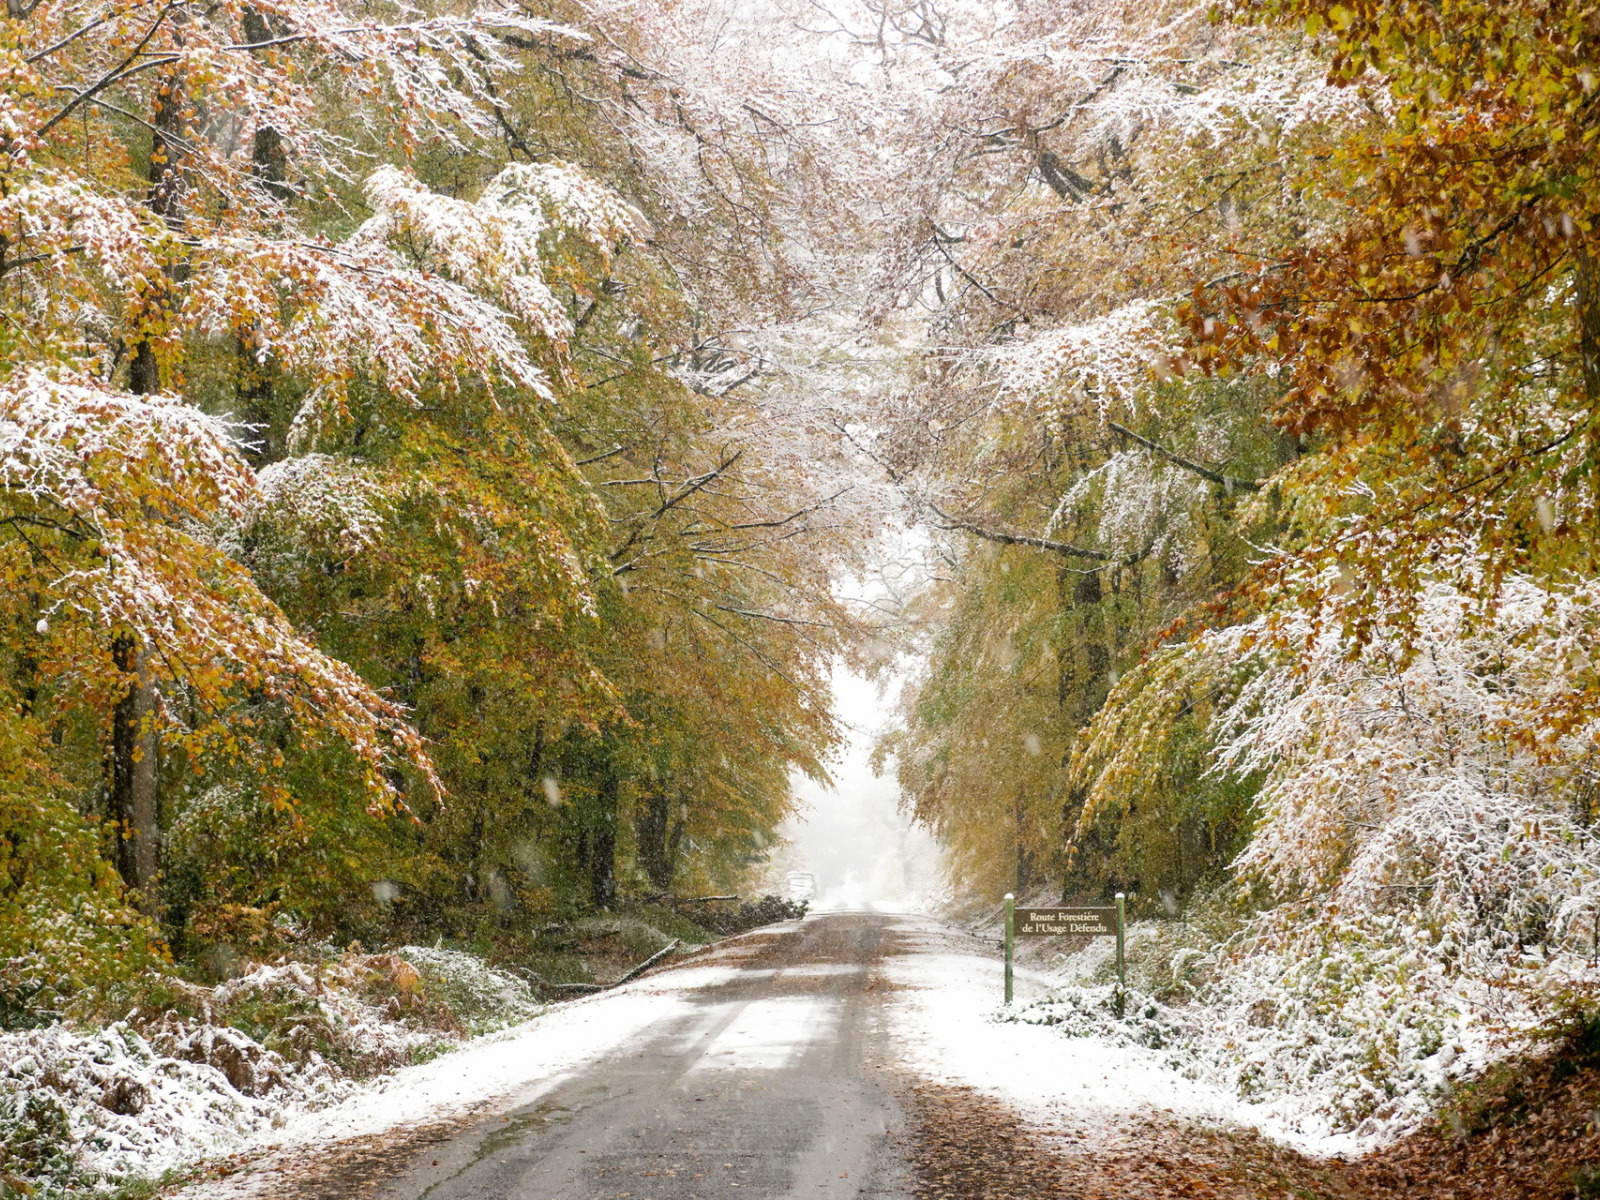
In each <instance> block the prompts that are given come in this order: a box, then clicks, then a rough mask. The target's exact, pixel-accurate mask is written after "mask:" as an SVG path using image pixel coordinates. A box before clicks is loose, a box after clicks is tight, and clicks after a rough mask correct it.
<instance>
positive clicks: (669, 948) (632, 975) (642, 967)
mask: <svg viewBox="0 0 1600 1200" xmlns="http://www.w3.org/2000/svg"><path fill="white" fill-rule="evenodd" d="M682 944H683V943H682V941H681V939H679V938H673V939H672V940H671V941H670V942H668V943H667V944H666V945H665V946H663V947H661V949H659V950H657V951H656V952H655V953H654V954H652V955H651V956H650V957H649V958H647V959H645V960H644V961H643V962H642V963H640V964H639V965H638V966H637V967H635V968H634V969H633V970H631V971H629V972H628V973H627V974H626V975H624V976H623V977H622V978H621V979H619V980H617V981H616V982H615V983H613V984H612V985H611V986H612V987H621V986H622V985H623V984H625V983H631V982H632V981H633V980H635V979H637V978H639V976H641V975H643V974H644V973H645V972H646V971H648V970H649V969H650V968H651V967H653V966H655V965H656V964H657V963H658V962H660V961H661V960H662V959H663V958H665V957H666V956H667V955H669V954H671V953H672V952H673V951H674V950H676V949H677V948H678V947H679V946H681V945H682Z"/></svg>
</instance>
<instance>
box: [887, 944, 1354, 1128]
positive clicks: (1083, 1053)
mask: <svg viewBox="0 0 1600 1200" xmlns="http://www.w3.org/2000/svg"><path fill="white" fill-rule="evenodd" d="M896 934H897V937H898V938H899V949H900V953H899V955H898V956H897V957H893V958H890V959H888V960H886V962H885V964H884V967H883V970H884V973H885V975H886V976H887V978H888V981H889V982H890V983H892V984H894V985H896V988H895V990H894V991H892V992H890V993H889V995H890V997H891V1001H890V1003H891V1021H892V1023H893V1029H894V1034H895V1037H896V1039H897V1041H898V1042H899V1045H900V1048H901V1052H902V1054H903V1056H904V1060H905V1061H906V1063H907V1065H908V1066H911V1067H912V1068H913V1069H915V1070H917V1071H918V1072H919V1073H920V1074H922V1075H924V1076H926V1077H927V1078H929V1079H931V1080H934V1081H936V1082H945V1083H955V1084H961V1085H965V1086H968V1087H972V1088H976V1089H977V1090H979V1091H982V1092H985V1093H988V1094H989V1095H992V1096H995V1097H997V1098H999V1099H1001V1100H1003V1101H1005V1102H1006V1103H1007V1104H1009V1105H1011V1106H1012V1107H1013V1108H1015V1109H1016V1110H1017V1111H1018V1112H1020V1113H1022V1114H1024V1115H1025V1116H1027V1117H1028V1118H1029V1119H1030V1120H1031V1121H1033V1122H1034V1123H1035V1124H1037V1125H1039V1126H1040V1127H1042V1128H1044V1129H1047V1130H1052V1131H1054V1132H1055V1133H1056V1134H1057V1135H1059V1136H1063V1137H1065V1138H1067V1139H1068V1140H1069V1141H1072V1142H1074V1143H1076V1144H1078V1145H1079V1146H1080V1147H1082V1148H1085V1149H1110V1148H1113V1147H1126V1145H1127V1144H1128V1143H1127V1142H1126V1139H1125V1134H1124V1133H1123V1123H1122V1122H1121V1121H1120V1120H1119V1118H1125V1117H1130V1116H1139V1115H1142V1116H1159V1117H1164V1116H1167V1115H1169V1114H1170V1115H1171V1116H1175V1117H1179V1118H1182V1119H1184V1120H1186V1121H1189V1122H1191V1123H1197V1124H1201V1125H1210V1126H1222V1127H1235V1128H1238V1127H1244V1128H1249V1129H1254V1130H1256V1131H1258V1132H1260V1133H1262V1134H1264V1135H1265V1136H1267V1137H1269V1138H1271V1139H1273V1140H1274V1141H1277V1142H1280V1143H1282V1144H1284V1145H1288V1146H1292V1147H1293V1148H1295V1149H1297V1150H1300V1151H1303V1152H1305V1153H1309V1154H1313V1155H1321V1156H1327V1155H1335V1154H1339V1155H1346V1154H1356V1153H1360V1152H1362V1151H1363V1150H1365V1149H1368V1148H1370V1146H1371V1144H1373V1140H1372V1138H1371V1137H1370V1136H1365V1137H1358V1136H1356V1135H1353V1134H1340V1133H1333V1132H1331V1131H1329V1129H1328V1128H1327V1127H1326V1126H1325V1125H1319V1124H1318V1123H1316V1122H1314V1121H1308V1120H1307V1119H1306V1114H1305V1113H1304V1112H1303V1108H1304V1106H1303V1105H1297V1104H1296V1103H1295V1102H1294V1100H1293V1098H1292V1097H1289V1098H1283V1099H1281V1100H1279V1101H1278V1102H1277V1103H1263V1104H1253V1103H1248V1102H1246V1101H1244V1100H1242V1099H1240V1097H1239V1096H1238V1094H1237V1093H1236V1092H1234V1091H1232V1090H1231V1089H1229V1088H1226V1087H1222V1086H1218V1084H1217V1083H1216V1082H1214V1081H1213V1080H1212V1079H1211V1078H1210V1077H1209V1076H1208V1073H1206V1072H1204V1071H1199V1070H1195V1069H1193V1067H1192V1064H1183V1065H1181V1067H1180V1064H1179V1063H1177V1062H1176V1061H1175V1058H1174V1053H1173V1047H1172V1046H1171V1045H1170V1044H1163V1045H1162V1046H1161V1047H1160V1048H1148V1047H1149V1045H1150V1043H1152V1042H1155V1041H1163V1042H1164V1041H1165V1039H1164V1038H1161V1037H1152V1036H1150V1033H1151V1031H1158V1030H1164V1028H1165V1026H1164V1024H1163V1022H1164V1021H1166V1020H1167V1019H1168V1018H1170V1017H1171V1016H1172V1011H1173V1010H1165V1009H1163V1010H1161V1011H1159V1012H1154V1015H1153V1016H1151V1017H1149V1018H1143V1017H1139V1015H1138V1014H1131V1016H1130V1019H1127V1020H1124V1021H1120V1022H1114V1021H1109V1020H1108V1021H1107V1022H1106V1023H1105V1028H1104V1030H1103V1032H1102V1033H1101V1034H1100V1035H1099V1036H1092V1035H1091V1036H1085V1035H1086V1034H1087V1032H1088V1027H1087V1026H1085V1025H1083V1024H1082V1023H1081V1022H1067V1024H1068V1025H1069V1026H1070V1028H1068V1029H1066V1030H1063V1029H1062V1028H1060V1027H1058V1026H1056V1025H1053V1024H1043V1023H1038V1024H1035V1023H1030V1022H1029V1020H1028V1007H1027V1006H1029V1005H1036V1004H1039V1003H1040V1002H1041V1001H1044V1000H1045V999H1046V998H1047V997H1049V996H1051V995H1052V994H1054V993H1056V992H1058V991H1059V990H1060V981H1059V980H1057V979H1055V978H1053V977H1051V976H1049V975H1046V974H1043V973H1041V972H1038V971H1034V970H1031V969H1028V968H1026V967H1018V968H1017V969H1016V1002H1015V1004H1014V1005H1013V1011H1012V1013H1011V1019H1005V1018H1004V1017H1003V1016H1002V1014H1003V1012H1004V1008H1003V976H1002V967H1001V964H1000V962H999V959H998V956H997V955H994V952H993V951H992V950H991V949H989V947H988V946H987V945H984V944H983V943H980V942H979V941H978V940H977V939H974V938H972V937H970V936H969V935H967V934H964V933H960V932H957V931H955V930H951V929H949V928H947V927H944V926H941V925H938V924H937V923H935V922H933V921H929V920H923V919H920V918H910V917H908V918H902V919H901V920H900V921H899V922H898V923H897V925H896ZM1059 1007H1060V1006H1059V1005H1057V1006H1055V1008H1059ZM1152 1009H1154V1006H1152ZM1038 1011H1039V1012H1040V1013H1041V1014H1043V1015H1046V1016H1049V1017H1052V1018H1056V1017H1060V1016H1061V1014H1060V1013H1059V1012H1056V1011H1053V1010H1052V1008H1051V1007H1047V1006H1041V1007H1040V1008H1039V1010H1038ZM1079 1015H1083V1014H1079ZM1091 1015H1092V1014H1091ZM1019 1017H1020V1018H1021V1019H1018V1018H1019ZM1085 1019H1087V1018H1085ZM1141 1041H1142V1042H1145V1043H1146V1044H1144V1045H1141V1044H1137V1043H1139V1042H1141Z"/></svg>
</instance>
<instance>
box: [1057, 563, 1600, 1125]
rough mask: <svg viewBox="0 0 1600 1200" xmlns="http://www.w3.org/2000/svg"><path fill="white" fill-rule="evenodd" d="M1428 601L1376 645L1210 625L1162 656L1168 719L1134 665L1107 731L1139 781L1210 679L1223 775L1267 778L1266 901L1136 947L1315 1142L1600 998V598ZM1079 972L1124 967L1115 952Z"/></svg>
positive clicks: (1270, 624)
mask: <svg viewBox="0 0 1600 1200" xmlns="http://www.w3.org/2000/svg"><path fill="white" fill-rule="evenodd" d="M1322 582H1323V583H1326V582H1327V581H1325V580H1324V581H1322ZM1332 591H1333V593H1334V594H1337V588H1334V589H1332ZM1414 599H1415V603H1414V604H1413V605H1411V606H1410V607H1408V608H1407V609H1406V610H1405V611H1398V610H1397V611H1395V612H1394V613H1392V614H1390V615H1389V616H1388V617H1387V618H1385V619H1383V620H1380V621H1379V622H1378V623H1377V624H1376V625H1375V627H1373V628H1372V629H1371V630H1370V633H1369V634H1367V635H1366V636H1364V637H1362V638H1352V637H1350V636H1347V634H1346V632H1345V630H1344V629H1343V628H1342V626H1341V624H1340V622H1339V619H1338V613H1337V611H1336V609H1335V610H1334V611H1331V612H1330V611H1326V610H1325V611H1324V612H1323V613H1322V614H1321V619H1320V620H1319V619H1318V617H1317V615H1316V614H1315V612H1314V610H1311V609H1297V610H1291V611H1288V612H1282V611H1280V612H1277V613H1275V614H1273V615H1270V616H1264V617H1261V618H1259V619H1257V620H1255V621H1253V622H1250V623H1248V624H1244V625H1240V626H1236V627H1233V628H1230V629H1226V630H1223V631H1220V632H1216V633H1213V634H1210V635H1208V636H1207V637H1205V638H1204V639H1201V640H1200V641H1199V642H1197V643H1196V644H1194V645H1193V646H1192V647H1190V648H1188V649H1185V650H1182V651H1179V652H1176V655H1175V654H1174V653H1173V652H1169V653H1167V654H1166V655H1165V656H1163V657H1161V658H1158V659H1154V660H1152V663H1153V665H1152V667H1151V668H1150V669H1151V670H1155V671H1160V672H1161V673H1162V676H1161V678H1162V686H1161V688H1160V689H1159V694H1157V695H1154V696H1153V702H1152V707H1151V711H1150V712H1146V713H1144V714H1143V715H1140V714H1138V713H1137V712H1135V711H1134V710H1135V708H1136V706H1137V705H1139V704H1142V703H1146V697H1147V696H1149V695H1151V692H1150V689H1149V688H1148V687H1147V686H1146V687H1145V688H1144V689H1143V690H1141V683H1140V681H1139V680H1138V679H1133V680H1129V681H1125V683H1124V685H1123V696H1124V697H1125V698H1126V701H1127V702H1126V704H1125V705H1124V706H1123V708H1122V709H1121V710H1117V709H1116V705H1115V701H1116V699H1117V698H1116V697H1114V698H1113V700H1114V703H1113V709H1112V713H1113V715H1112V716H1110V717H1108V718H1104V719H1103V720H1102V721H1101V722H1100V723H1099V733H1098V734H1097V736H1098V737H1100V738H1101V741H1100V743H1099V744H1100V746H1101V747H1102V749H1103V750H1104V751H1105V753H1104V756H1103V757H1102V758H1101V759H1099V760H1097V761H1098V763H1099V765H1100V770H1101V785H1104V784H1105V783H1106V781H1108V780H1110V781H1114V782H1115V783H1116V786H1117V787H1119V788H1120V787H1126V786H1127V784H1128V782H1129V780H1130V778H1131V777H1132V774H1134V773H1136V772H1137V769H1138V768H1137V764H1136V762H1135V761H1134V760H1135V759H1136V758H1137V757H1138V756H1140V755H1143V754H1146V753H1147V751H1148V750H1149V747H1150V746H1151V745H1152V744H1154V739H1156V738H1158V737H1159V736H1160V729H1159V714H1158V713H1157V712H1156V706H1157V705H1159V704H1168V703H1182V702H1184V697H1185V695H1186V694H1189V692H1190V689H1195V690H1199V689H1203V690H1204V691H1205V692H1207V693H1209V694H1210V695H1212V696H1213V697H1215V698H1217V700H1218V703H1217V709H1216V713H1215V716H1214V717H1213V718H1212V722H1211V730H1212V734H1213V736H1214V737H1215V739H1216V741H1217V745H1218V751H1217V758H1216V762H1217V765H1216V767H1215V770H1217V771H1219V772H1232V773H1236V774H1238V775H1241V776H1242V775H1253V776H1254V777H1257V778H1260V779H1261V780H1262V781H1263V783H1262V787H1261V790H1260V793H1259V796H1258V801H1257V804H1258V819H1257V824H1256V827H1255V830H1254V833H1253V836H1252V838H1251V840H1250V842H1249V844H1248V845H1247V847H1246V849H1245V850H1244V852H1243V854H1242V855H1241V856H1240V858H1239V859H1238V861H1237V862H1236V863H1235V872H1236V875H1237V882H1238V886H1239V887H1240V888H1241V889H1244V890H1245V891H1244V892H1242V893H1241V894H1246V893H1247V894H1248V895H1249V896H1250V897H1251V898H1252V899H1253V901H1254V903H1255V904H1256V906H1257V908H1258V912H1257V915H1255V916H1254V917H1253V918H1251V919H1250V920H1248V921H1246V922H1245V923H1244V924H1243V925H1242V926H1241V927H1239V928H1238V929H1237V930H1236V931H1232V932H1229V931H1227V930H1226V928H1225V926H1217V927H1215V928H1213V929H1212V930H1211V933H1212V934H1213V936H1211V937H1209V938H1208V937H1206V936H1200V937H1196V938H1194V939H1193V944H1192V945H1187V946H1185V945H1180V944H1178V943H1181V942H1182V941H1183V940H1184V937H1185V936H1186V935H1185V926H1183V925H1181V924H1178V923H1173V924H1172V925H1171V927H1170V931H1168V932H1164V933H1154V932H1152V933H1149V934H1145V933H1143V932H1142V931H1141V930H1140V929H1139V927H1136V928H1135V932H1134V936H1133V938H1132V939H1131V946H1130V953H1129V956H1128V957H1129V961H1130V963H1134V964H1137V966H1135V971H1136V972H1138V974H1136V976H1135V978H1136V979H1137V980H1138V982H1139V984H1140V986H1141V987H1150V988H1152V990H1157V989H1156V988H1155V986H1154V985H1155V979H1154V978H1153V975H1152V973H1154V974H1155V975H1159V974H1160V973H1161V972H1163V971H1168V972H1172V973H1174V974H1176V975H1181V976H1183V977H1184V986H1182V987H1179V988H1177V990H1176V991H1175V992H1171V993H1163V994H1165V995H1176V994H1181V993H1182V992H1183V991H1185V990H1188V991H1191V992H1192V996H1193V1000H1192V1003H1191V1005H1190V1006H1189V1009H1188V1011H1187V1013H1186V1024H1187V1025H1188V1027H1189V1029H1190V1030H1191V1035H1190V1036H1189V1038H1188V1040H1187V1045H1188V1049H1189V1052H1190V1053H1191V1054H1192V1066H1193V1069H1195V1070H1196V1071H1200V1072H1202V1073H1204V1074H1206V1075H1207V1076H1209V1077H1211V1078H1213V1079H1215V1080H1218V1081H1220V1082H1224V1083H1226V1084H1227V1085H1228V1086H1230V1087H1231V1088H1233V1089H1234V1090H1235V1091H1237V1092H1238V1094H1240V1095H1241V1096H1242V1097H1244V1098H1246V1099H1248V1100H1250V1101H1252V1102H1256V1103H1260V1104H1263V1105H1268V1106H1271V1107H1272V1108H1273V1109H1275V1110H1276V1112H1277V1115H1278V1116H1279V1117H1280V1119H1282V1120H1284V1121H1285V1122H1287V1123H1289V1124H1290V1125H1293V1126H1296V1127H1299V1128H1301V1129H1302V1130H1304V1131H1306V1132H1329V1133H1335V1132H1342V1133H1350V1132H1354V1133H1355V1134H1356V1135H1357V1136H1364V1137H1381V1136H1384V1135H1386V1134H1387V1133H1391V1132H1394V1131H1397V1130H1400V1129H1403V1128H1405V1127H1407V1126H1408V1125H1411V1124H1414V1123H1415V1122H1416V1121H1417V1120H1419V1119H1420V1118H1421V1117H1422V1116H1423V1115H1424V1114H1425V1113H1426V1112H1427V1111H1428V1110H1429V1108H1430V1106H1431V1104H1432V1103H1433V1101H1434V1100H1435V1099H1436V1098H1437V1096H1438V1094H1439V1093H1440V1092H1441V1090H1442V1089H1444V1088H1446V1087H1447V1086H1449V1084H1450V1082H1451V1081H1452V1080H1454V1079H1458V1078H1460V1077H1462V1076H1464V1075H1469V1074H1471V1073H1473V1072H1475V1071H1477V1070H1480V1069H1481V1068H1482V1067H1483V1066H1484V1065H1485V1064H1486V1063H1488V1062H1490V1061H1492V1060H1493V1059H1494V1058H1496V1057H1498V1056H1501V1055H1503V1054H1505V1053H1507V1052H1508V1051H1509V1050H1511V1049H1513V1048H1515V1047H1517V1046H1519V1045H1526V1044H1527V1043H1528V1039H1529V1038H1530V1037H1531V1036H1533V1035H1535V1034H1536V1033H1537V1032H1538V1031H1539V1030H1541V1029H1543V1028H1545V1027H1547V1026H1548V1025H1549V1024H1550V1023H1551V1022H1552V1021H1553V1020H1558V1019H1560V1018H1561V1017H1563V1016H1564V1015H1565V1014H1564V1012H1563V1011H1561V1010H1562V1009H1563V1008H1565V1007H1568V1006H1572V1005H1578V1006H1580V1007H1581V1006H1582V1005H1583V1004H1585V1003H1589V1004H1590V1005H1591V1006H1592V1004H1593V1000H1594V997H1595V996H1596V994H1597V992H1600V971H1597V969H1596V953H1595V946H1596V941H1597V913H1600V837H1597V836H1596V833H1595V829H1594V826H1593V821H1594V819H1595V815H1596V814H1595V811H1594V808H1595V794H1596V792H1595V777H1596V768H1595V759H1594V746H1595V745H1596V744H1597V741H1600V722H1597V721H1596V720H1595V719H1594V718H1593V717H1592V716H1591V715H1588V714H1589V708H1590V700H1591V699H1592V695H1593V692H1594V690H1595V688H1596V682H1597V676H1596V673H1595V666H1594V659H1593V657H1592V655H1593V654H1595V653H1600V651H1597V647H1596V643H1597V631H1600V588H1596V587H1595V586H1594V585H1584V586H1580V587H1570V588H1566V589H1556V588H1552V587H1544V586H1540V585H1538V584H1536V583H1534V582H1533V581H1531V580H1528V579H1526V578H1521V577H1512V578H1510V579H1508V580H1506V581H1505V583H1504V585H1503V586H1502V588H1501V590H1500V592H1499V595H1498V598H1497V600H1496V601H1494V602H1493V603H1492V604H1491V603H1486V602H1484V601H1483V600H1481V599H1479V598H1475V597H1473V596H1471V595H1469V594H1467V593H1466V592H1464V591H1461V590H1459V589H1457V588H1454V587H1452V586H1449V585H1447V584H1443V583H1434V584H1430V585H1426V586H1425V587H1424V588H1423V589H1422V590H1421V592H1420V593H1419V594H1418V595H1417V596H1416V597H1415V598H1414ZM1219 681H1221V682H1220V683H1219ZM1130 714H1131V715H1130ZM1112 730H1114V731H1115V738H1116V744H1115V745H1113V744H1112V741H1113V739H1112V738H1111V736H1110V735H1109V731H1112ZM1152 730H1153V731H1154V732H1151V731H1152ZM1162 924H1165V923H1162ZM1188 929H1189V931H1190V932H1193V931H1195V930H1196V929H1198V926H1195V925H1190V926H1188ZM1200 932H1201V933H1202V934H1203V933H1204V932H1205V931H1204V930H1200ZM1141 937H1144V938H1145V939H1146V941H1147V942H1148V945H1141V941H1140V939H1141ZM1091 959H1093V961H1091ZM1163 960H1165V961H1163ZM1066 965H1067V967H1068V968H1069V969H1070V970H1071V971H1072V978H1074V979H1082V980H1091V979H1101V980H1103V979H1104V978H1105V974H1104V972H1105V966H1104V963H1103V962H1101V961H1100V960H1099V959H1096V958H1094V954H1093V952H1089V953H1088V954H1086V955H1084V956H1080V959H1079V960H1075V961H1073V962H1069V963H1068V964H1066ZM1585 997H1587V998H1588V999H1587V1000H1585Z"/></svg>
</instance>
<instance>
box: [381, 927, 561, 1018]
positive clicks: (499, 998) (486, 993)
mask: <svg viewBox="0 0 1600 1200" xmlns="http://www.w3.org/2000/svg"><path fill="white" fill-rule="evenodd" d="M395 953H396V955H397V956H398V957H400V958H402V959H404V960H405V961H406V962H408V963H410V964H411V965H412V966H413V967H415V968H416V969H417V973H418V975H419V977H420V983H421V990H422V993H423V995H425V996H427V997H429V998H430V999H432V1001H433V1002H434V1003H435V1004H443V1005H447V1006H448V1007H449V1009H450V1012H451V1013H452V1014H453V1016H454V1019H455V1021H456V1022H457V1023H458V1024H460V1026H461V1027H462V1028H463V1029H464V1030H465V1031H466V1032H468V1033H473V1034H477V1033H485V1032H487V1031H489V1030H491V1029H499V1028H501V1027H502V1026H505V1025H510V1024H513V1023H514V1022H516V1021H523V1020H526V1019H527V1018H529V1017H531V1016H533V1015H535V1014H536V1013H538V1012H539V1010H540V1004H539V1002H538V1000H537V999H536V998H535V997H534V995H533V991H532V989H531V988H529V987H528V985H527V984H526V983H524V982H523V981H522V980H520V979H518V978H516V977H515V976H514V975H507V974H506V973H505V972H504V971H496V970H494V969H493V968H492V967H490V966H489V965H488V964H487V963H485V962H484V961H483V960H482V959H481V958H476V957H474V956H473V955H471V954H464V953H462V952H461V951H459V950H444V949H430V948H429V947H426V946H402V947H401V948H400V949H399V950H397V951H396V952H395Z"/></svg>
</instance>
